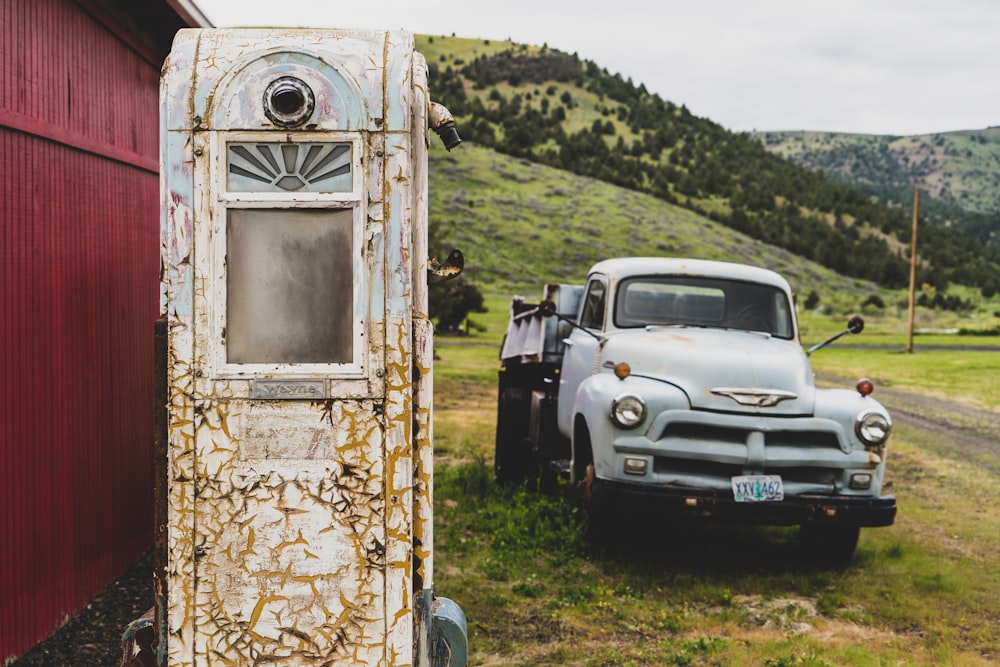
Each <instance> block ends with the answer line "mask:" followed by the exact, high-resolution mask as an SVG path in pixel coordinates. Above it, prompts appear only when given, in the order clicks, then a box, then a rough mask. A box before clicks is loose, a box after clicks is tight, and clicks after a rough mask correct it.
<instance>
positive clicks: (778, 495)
mask: <svg viewBox="0 0 1000 667" xmlns="http://www.w3.org/2000/svg"><path fill="white" fill-rule="evenodd" d="M732 481H733V498H735V499H736V502H738V503H760V502H768V501H775V500H784V498H785V489H784V487H783V486H782V484H781V477H780V476H778V475H739V476H737V477H733V480H732Z"/></svg>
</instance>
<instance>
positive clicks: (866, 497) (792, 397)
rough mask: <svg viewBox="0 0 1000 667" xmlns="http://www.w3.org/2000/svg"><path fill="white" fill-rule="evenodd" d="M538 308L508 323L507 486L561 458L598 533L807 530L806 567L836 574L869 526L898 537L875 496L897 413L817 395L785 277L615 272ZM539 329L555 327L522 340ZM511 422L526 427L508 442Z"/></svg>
mask: <svg viewBox="0 0 1000 667" xmlns="http://www.w3.org/2000/svg"><path fill="white" fill-rule="evenodd" d="M545 296H546V299H544V300H543V303H542V304H540V305H539V307H536V308H534V309H531V308H525V307H524V306H523V304H522V306H521V309H520V310H521V312H519V313H516V314H512V319H511V325H510V329H509V332H508V341H511V344H510V345H506V344H505V349H504V350H503V352H502V353H501V357H502V366H503V367H502V369H501V373H500V375H501V383H500V412H501V414H498V427H497V461H498V479H501V481H506V478H507V477H513V478H514V481H516V478H517V477H518V476H524V475H525V474H526V473H524V472H520V471H521V470H524V471H528V470H531V469H532V468H531V466H532V465H533V462H531V458H532V457H533V456H535V457H536V458H538V455H539V454H540V455H541V458H544V457H546V456H550V455H552V454H555V455H556V457H557V458H558V457H559V456H560V455H561V456H563V457H565V458H564V459H563V463H562V464H559V463H556V464H555V468H556V469H558V470H561V471H563V472H564V473H565V475H566V476H568V477H569V478H570V479H571V480H572V481H573V482H575V483H579V484H580V485H581V486H582V487H583V489H584V494H583V495H584V498H585V499H586V500H587V510H588V521H589V522H590V526H589V529H590V530H591V532H593V533H600V532H601V528H602V526H607V525H608V524H610V523H612V521H611V516H612V515H615V516H622V512H623V511H626V510H627V509H628V508H630V507H637V508H638V507H641V508H643V511H644V513H646V512H650V511H653V510H655V512H656V513H659V514H661V515H664V516H687V517H695V518H698V519H718V520H731V521H738V522H746V523H759V524H775V525H799V526H801V530H800V534H801V537H802V542H803V545H804V546H805V547H807V550H808V551H809V552H810V553H811V554H812V556H813V557H822V558H823V559H825V560H831V561H837V562H840V563H843V562H846V561H849V560H850V557H851V556H852V555H853V553H854V548H855V545H856V543H857V539H858V534H859V529H860V527H862V526H885V525H889V524H891V523H892V522H893V520H894V517H895V512H896V505H895V499H894V498H893V497H892V496H882V495H881V489H882V483H883V478H884V475H885V458H886V441H887V439H888V435H889V431H890V429H891V419H890V416H889V414H888V412H887V411H886V410H885V408H884V407H883V406H882V405H881V404H880V403H878V402H877V401H876V400H875V399H874V398H872V397H871V395H870V393H871V388H872V387H871V383H870V382H868V381H862V382H859V384H858V387H857V389H856V390H852V389H820V388H817V387H816V386H815V383H814V380H813V372H812V369H811V367H810V365H809V360H808V354H807V352H806V351H805V350H803V348H802V346H801V344H800V342H799V332H798V327H797V322H796V318H795V309H794V302H793V299H792V292H791V288H790V287H789V285H788V283H787V281H785V280H784V278H782V277H781V276H779V275H778V274H776V273H774V272H773V271H769V270H766V269H762V268H757V267H752V266H746V265H741V264H734V263H727V262H712V261H704V260H693V259H671V258H620V259H612V260H606V261H603V262H600V263H598V264H596V265H595V266H594V267H592V269H591V270H590V271H589V273H588V277H587V280H586V282H585V284H584V285H583V286H582V287H573V286H562V285H558V286H557V285H550V286H548V287H547V288H546V295H545ZM559 301H561V302H563V306H562V307H561V310H562V312H560V307H559V306H558V305H557V302H559ZM537 318H541V319H554V320H557V321H558V322H559V324H558V325H556V326H543V325H536V326H535V329H536V330H537V331H538V332H539V333H538V334H535V335H533V336H532V335H519V330H521V329H524V331H525V332H527V331H529V330H530V328H531V323H532V320H533V319H537ZM855 326H857V324H856V325H855ZM536 348H537V349H538V350H541V353H536V352H535V351H534V350H535V349H536ZM546 355H548V356H547V358H546ZM529 368H533V369H534V371H532V370H528V369H529ZM518 409H520V410H527V411H528V415H527V416H526V418H525V419H524V422H525V423H526V424H528V425H529V428H528V429H527V431H528V432H527V433H525V434H517V433H515V434H513V437H514V439H512V438H511V437H510V435H511V434H510V430H511V426H510V423H509V422H510V421H511V419H514V420H515V421H516V419H517V418H516V417H512V416H509V415H514V414H516V411H517V410H518ZM546 411H549V412H550V413H552V414H544V413H545V412H546ZM545 425H548V428H545ZM532 426H533V427H532ZM519 435H520V438H521V445H520V446H521V451H520V454H518V455H512V454H511V453H510V451H509V450H511V449H517V447H518V444H517V442H516V438H517V437H518V436H519ZM536 438H544V439H546V440H548V441H549V443H554V444H546V443H541V442H536ZM501 450H503V451H501ZM515 457H516V458H517V459H520V460H522V461H523V460H524V459H525V458H527V459H528V461H529V463H528V467H526V468H519V467H518V464H517V463H514V462H512V460H515ZM542 463H543V465H545V466H548V465H549V464H548V463H547V462H542ZM505 464H506V468H507V469H506V470H505V469H504V468H505ZM511 467H513V468H514V474H513V475H508V473H510V472H511V471H510V468H511Z"/></svg>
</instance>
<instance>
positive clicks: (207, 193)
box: [154, 29, 467, 666]
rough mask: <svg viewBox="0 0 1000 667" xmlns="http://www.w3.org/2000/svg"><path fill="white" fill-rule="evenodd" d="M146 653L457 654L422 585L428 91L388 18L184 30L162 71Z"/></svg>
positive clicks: (446, 617) (400, 661) (183, 661)
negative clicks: (161, 420)
mask: <svg viewBox="0 0 1000 667" xmlns="http://www.w3.org/2000/svg"><path fill="white" fill-rule="evenodd" d="M161 123H162V125H161V151H162V171H161V173H162V197H163V201H162V205H163V213H162V236H161V244H162V247H161V255H162V267H161V271H162V294H161V307H162V311H163V312H164V313H165V314H166V320H167V332H166V345H165V347H166V363H165V374H166V390H165V392H166V396H165V402H166V405H167V415H166V425H165V431H166V436H165V440H166V446H165V449H166V451H165V467H166V470H165V471H164V472H163V473H162V480H161V481H162V483H163V484H164V487H163V500H162V502H161V512H160V514H161V516H160V517H159V523H160V525H161V528H162V530H163V532H164V534H163V536H162V538H161V541H160V543H161V545H162V547H163V548H162V552H161V553H162V555H161V558H160V562H159V563H158V566H159V567H160V568H161V569H160V570H159V575H158V582H157V586H158V596H157V598H158V599H157V613H158V619H157V622H156V627H157V643H156V645H155V647H154V650H155V652H156V656H157V659H158V664H160V665H170V666H174V665H206V666H207V665H264V664H266V665H340V664H345V665H348V664H350V665H426V666H430V665H464V664H465V661H466V652H467V651H466V635H465V618H464V615H463V614H462V611H461V609H459V608H458V606H457V605H455V604H454V603H453V602H451V601H449V600H446V599H443V598H435V597H434V596H433V592H432V585H433V548H432V547H433V538H432V520H431V519H432V479H431V456H432V449H433V448H432V440H431V438H432V433H431V389H432V386H431V364H432V361H431V359H432V330H431V325H430V322H429V319H428V316H427V293H426V289H427V271H428V268H429V267H428V258H427V247H426V235H427V202H426V193H427V173H426V169H427V153H426V151H427V137H428V128H429V126H430V125H434V126H435V127H434V129H436V130H438V131H439V134H441V136H442V138H443V139H445V141H446V145H447V146H448V148H449V149H450V148H451V147H452V146H453V145H455V144H457V143H458V142H459V141H460V139H459V138H458V135H457V133H455V131H454V126H453V123H452V122H451V117H450V114H448V113H447V110H445V109H444V108H443V107H440V106H439V105H435V104H433V103H431V102H430V101H429V99H428V95H427V86H426V65H425V63H424V59H423V57H422V56H420V54H418V53H416V52H415V51H414V46H413V40H412V37H411V36H410V35H409V34H408V33H404V32H376V31H338V30H285V29H282V30H263V29H261V30H228V29H222V30H183V31H181V32H180V33H178V35H177V37H176V39H175V41H174V45H173V51H172V52H171V54H170V57H169V58H168V60H167V62H166V64H165V66H164V70H163V80H162V85H161Z"/></svg>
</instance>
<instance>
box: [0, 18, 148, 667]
mask: <svg viewBox="0 0 1000 667" xmlns="http://www.w3.org/2000/svg"><path fill="white" fill-rule="evenodd" d="M137 4H142V3H138V2H137ZM160 4H162V3H160ZM106 5H108V3H98V2H92V1H90V0H80V1H78V2H74V1H72V0H3V1H2V2H0V184H2V191H0V663H4V662H5V659H7V658H8V657H10V656H14V655H20V654H22V653H24V652H26V651H27V650H28V649H30V648H31V647H32V646H34V644H36V643H37V642H38V641H40V640H42V639H44V638H45V637H46V636H47V635H49V634H50V633H51V632H53V631H54V630H55V629H57V628H58V627H59V626H60V625H61V624H62V623H63V622H64V621H65V620H67V619H68V618H69V617H71V616H72V615H74V614H75V613H76V612H78V611H79V610H80V609H82V608H83V607H84V606H85V605H86V603H87V601H88V600H89V599H90V598H91V597H93V596H94V595H95V594H96V593H98V592H100V591H101V589H102V588H103V587H104V586H105V585H106V584H108V583H109V582H110V581H112V580H114V579H115V578H116V577H117V576H119V575H120V574H121V573H122V572H124V571H125V570H126V569H128V567H129V566H130V565H132V564H134V563H135V562H136V561H137V560H138V559H139V558H140V557H141V556H142V554H143V553H144V552H145V551H146V550H147V549H148V548H149V547H150V545H151V543H152V526H153V518H152V512H153V507H152V502H153V496H152V443H153V399H152V392H153V388H152V387H153V385H152V380H153V322H154V320H155V319H156V317H157V311H158V309H159V297H158V267H159V259H158V243H159V242H158V239H159V213H158V211H159V195H158V188H159V185H158V175H157V165H158V153H157V151H158V145H157V144H158V133H159V130H158V127H159V122H158V117H157V114H158V104H157V88H158V79H159V66H160V64H161V62H162V57H163V55H165V54H158V53H156V51H155V49H153V50H147V49H146V48H145V47H144V46H143V43H142V41H141V39H135V38H133V37H132V36H130V34H129V31H128V29H127V28H125V27H123V26H126V25H127V21H126V23H115V21H114V20H113V19H115V17H114V16H109V15H107V14H105V13H103V10H101V8H100V7H101V6H106Z"/></svg>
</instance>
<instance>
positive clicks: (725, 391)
mask: <svg viewBox="0 0 1000 667" xmlns="http://www.w3.org/2000/svg"><path fill="white" fill-rule="evenodd" d="M710 391H711V392H712V393H713V394H718V395H719V396H728V397H729V398H731V399H733V400H734V401H736V402H737V403H739V404H740V405H753V406H755V407H758V408H770V407H773V406H775V405H777V404H778V403H781V402H782V401H787V400H790V399H793V398H798V396H797V395H796V394H793V393H792V392H790V391H781V390H780V389H753V388H743V387H718V388H716V389H711V390H710Z"/></svg>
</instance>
